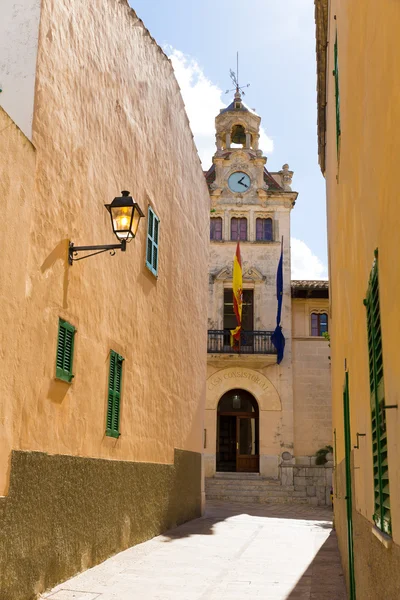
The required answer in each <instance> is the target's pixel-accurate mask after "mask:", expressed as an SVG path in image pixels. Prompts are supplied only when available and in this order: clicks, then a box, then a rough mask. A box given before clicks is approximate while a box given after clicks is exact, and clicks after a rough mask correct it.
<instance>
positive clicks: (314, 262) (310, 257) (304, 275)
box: [290, 238, 328, 279]
mask: <svg viewBox="0 0 400 600" xmlns="http://www.w3.org/2000/svg"><path fill="white" fill-rule="evenodd" d="M290 246H291V265H292V279H328V269H327V267H326V266H325V265H324V264H323V262H322V261H321V260H320V259H319V258H318V256H316V255H315V254H313V253H312V251H311V250H310V248H309V247H308V246H307V244H306V243H305V242H303V241H302V240H297V239H296V238H291V240H290Z"/></svg>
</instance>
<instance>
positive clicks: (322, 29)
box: [314, 0, 328, 176]
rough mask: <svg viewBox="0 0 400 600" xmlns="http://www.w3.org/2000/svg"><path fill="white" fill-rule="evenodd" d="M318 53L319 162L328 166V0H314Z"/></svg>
mask: <svg viewBox="0 0 400 600" xmlns="http://www.w3.org/2000/svg"><path fill="white" fill-rule="evenodd" d="M314 2H315V26H316V54H317V112H318V126H317V129H318V162H319V166H320V167H321V171H322V174H323V175H324V176H325V168H326V154H325V152H326V101H327V97H326V82H327V77H326V74H327V51H326V50H327V45H328V0H314Z"/></svg>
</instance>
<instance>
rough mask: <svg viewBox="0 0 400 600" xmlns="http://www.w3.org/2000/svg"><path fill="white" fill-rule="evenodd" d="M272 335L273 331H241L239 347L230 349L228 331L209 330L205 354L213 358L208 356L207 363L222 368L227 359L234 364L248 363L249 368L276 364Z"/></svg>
mask: <svg viewBox="0 0 400 600" xmlns="http://www.w3.org/2000/svg"><path fill="white" fill-rule="evenodd" d="M272 334H273V331H242V332H241V336H240V345H239V344H238V345H237V346H235V347H234V348H232V346H231V344H230V331H229V329H209V330H208V342H207V352H208V354H209V355H210V354H212V355H214V356H213V357H211V356H209V357H208V362H209V363H210V362H212V363H213V364H214V363H215V364H219V365H222V364H223V365H224V366H226V361H227V359H229V360H232V359H233V361H234V362H235V363H236V362H238V360H240V362H245V363H249V366H250V363H252V364H254V365H257V366H259V365H260V364H261V363H265V364H266V365H268V364H273V363H276V355H277V351H276V348H275V346H274V345H273V343H272V341H271V336H272ZM223 355H225V356H223ZM228 355H229V356H228Z"/></svg>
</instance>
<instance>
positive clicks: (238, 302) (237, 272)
mask: <svg viewBox="0 0 400 600" xmlns="http://www.w3.org/2000/svg"><path fill="white" fill-rule="evenodd" d="M232 287H233V310H234V311H235V315H236V321H237V327H236V329H231V346H232V347H233V346H234V345H235V342H238V343H239V344H240V332H241V330H242V306H243V275H242V259H241V257H240V246H239V242H238V243H237V246H236V254H235V258H234V259H233V286H232Z"/></svg>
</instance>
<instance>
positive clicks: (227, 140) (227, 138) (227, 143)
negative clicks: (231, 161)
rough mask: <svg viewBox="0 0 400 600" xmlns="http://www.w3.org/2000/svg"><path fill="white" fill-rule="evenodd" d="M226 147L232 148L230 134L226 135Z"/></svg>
mask: <svg viewBox="0 0 400 600" xmlns="http://www.w3.org/2000/svg"><path fill="white" fill-rule="evenodd" d="M226 147H227V148H230V147H231V134H230V133H227V134H226Z"/></svg>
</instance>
